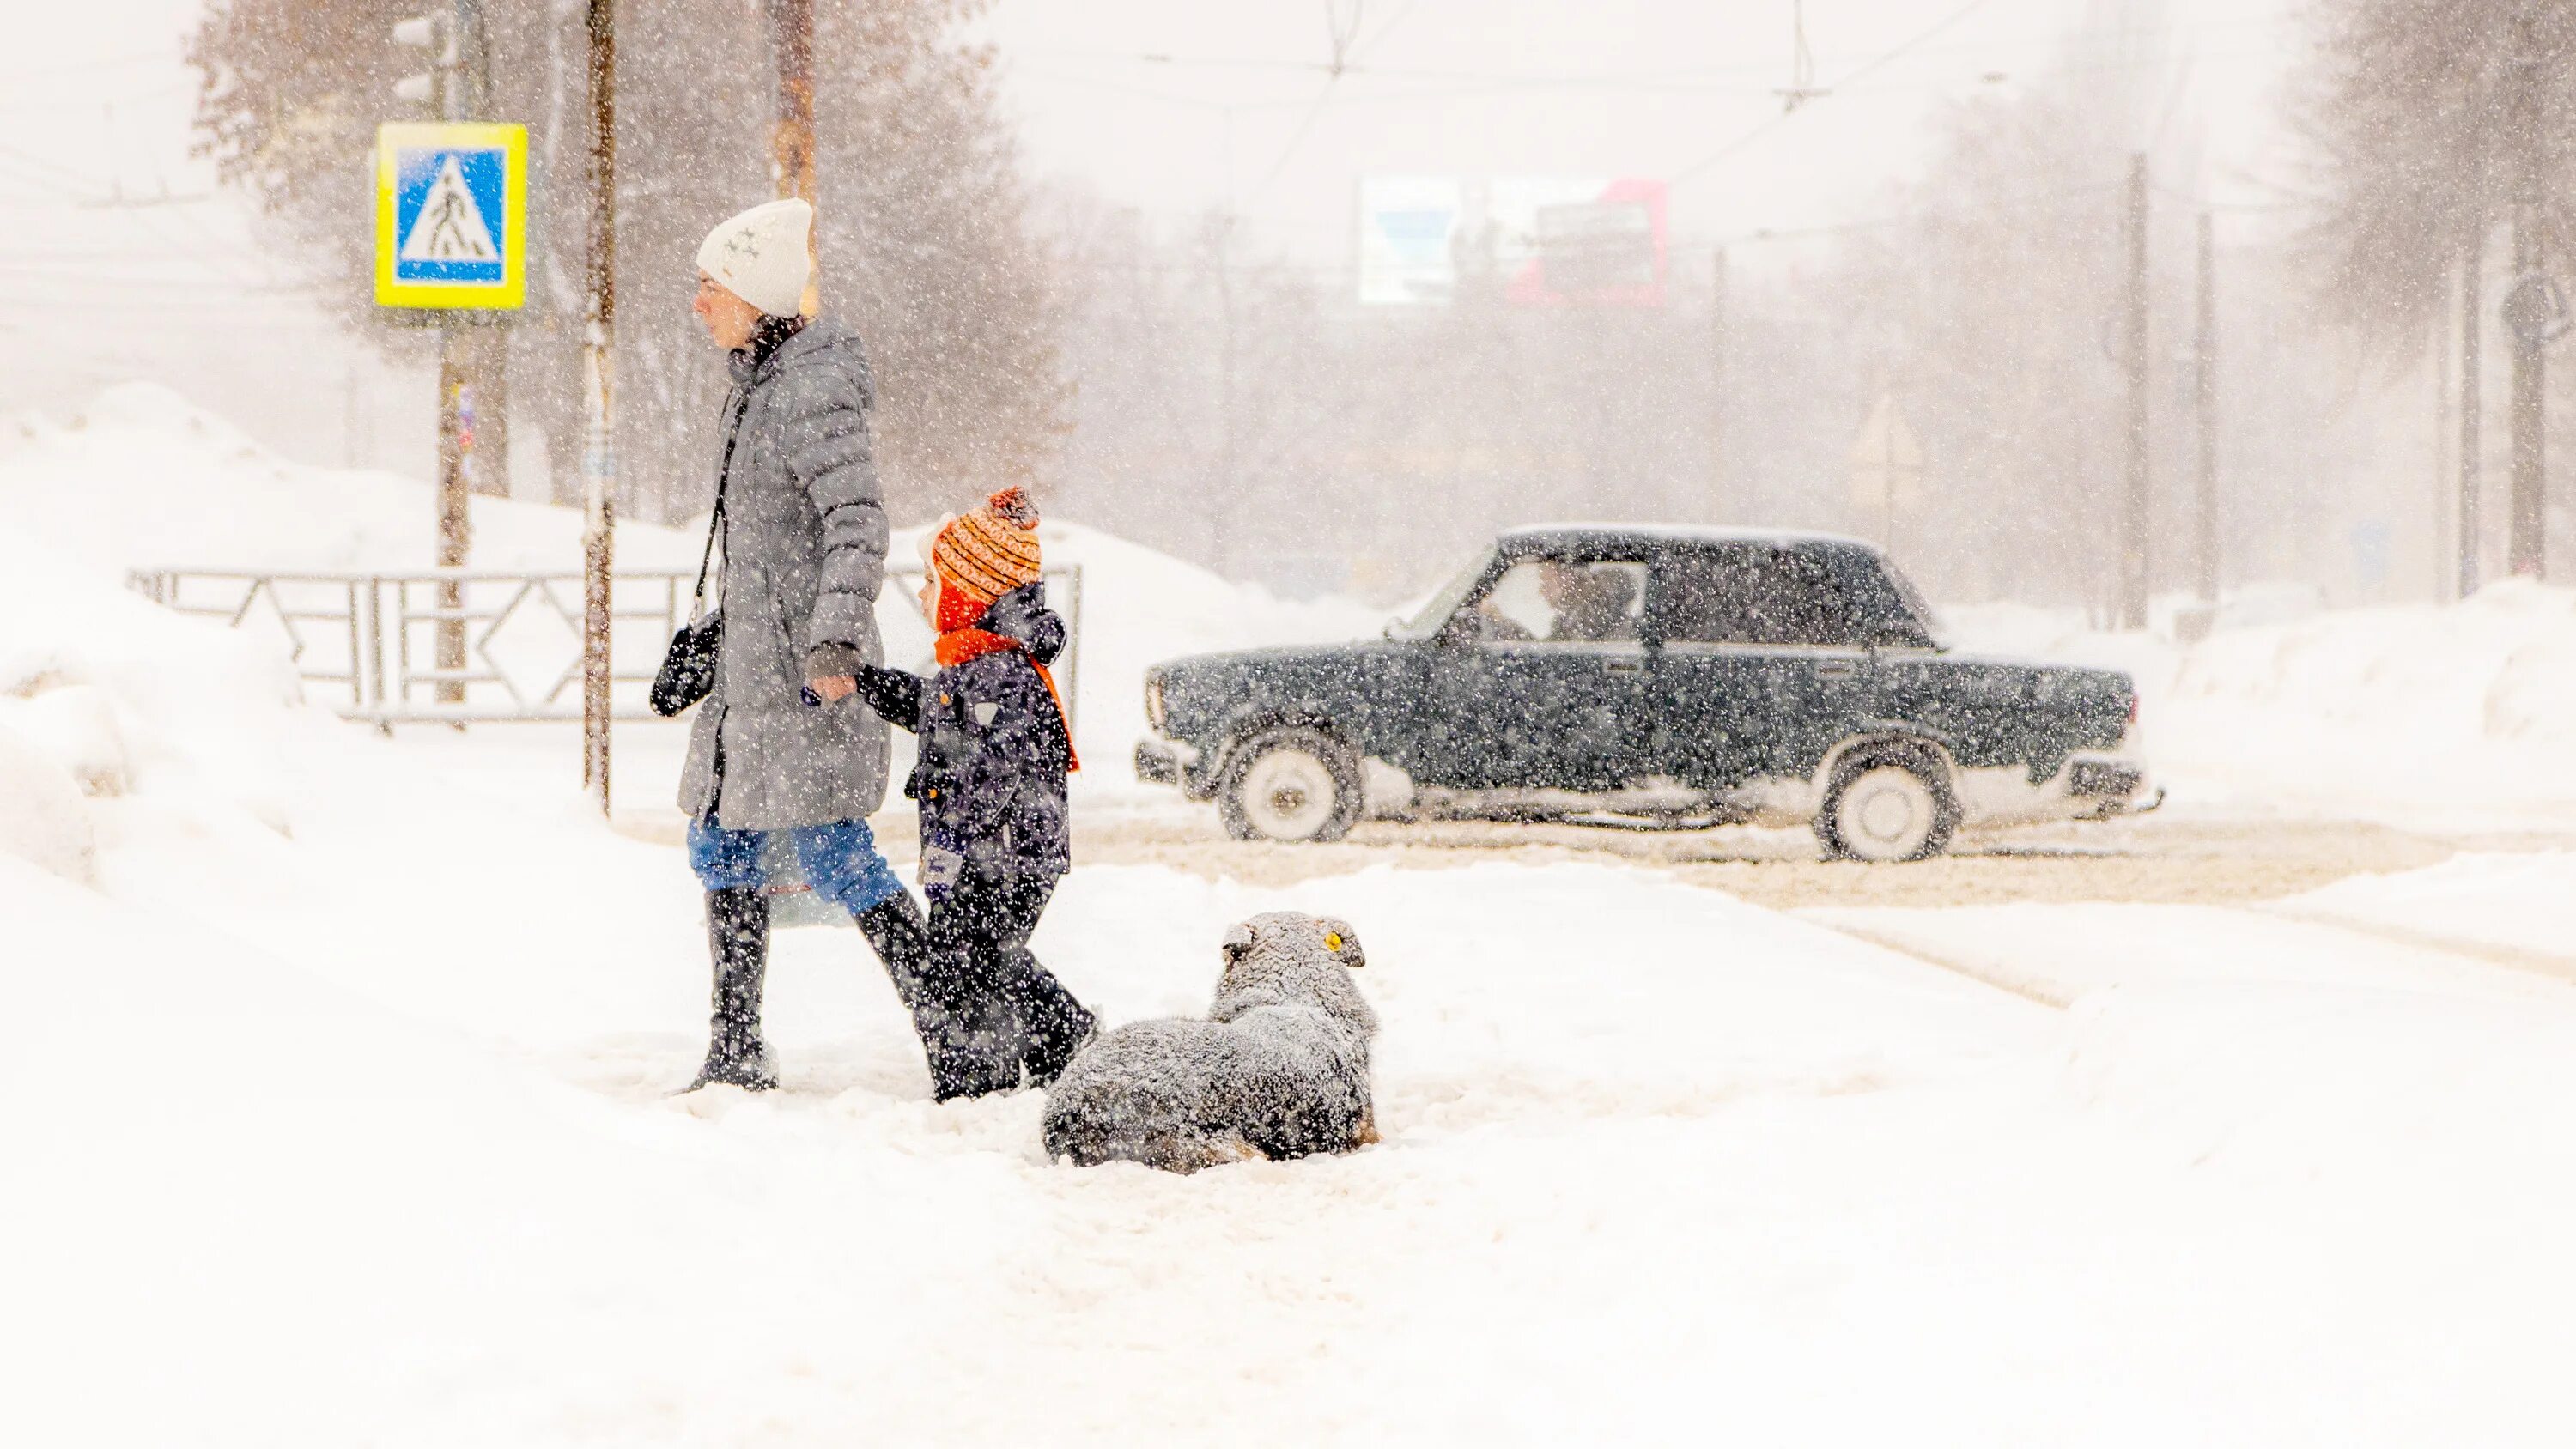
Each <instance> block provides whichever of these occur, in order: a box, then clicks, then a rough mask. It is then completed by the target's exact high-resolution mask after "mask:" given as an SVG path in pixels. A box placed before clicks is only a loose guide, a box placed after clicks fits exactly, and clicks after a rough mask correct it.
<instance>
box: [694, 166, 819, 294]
mask: <svg viewBox="0 0 2576 1449" xmlns="http://www.w3.org/2000/svg"><path fill="white" fill-rule="evenodd" d="M813 229H814V208H813V206H812V205H811V204H809V203H808V202H806V201H805V200H804V199H803V198H802V197H795V196H791V197H788V198H787V199H786V200H784V201H764V202H762V203H761V204H760V205H758V206H755V207H753V208H752V209H751V210H749V211H746V212H744V213H742V214H741V215H740V216H735V217H728V218H727V219H725V221H723V222H722V223H720V224H719V225H718V226H717V227H716V229H715V230H714V231H711V232H708V233H707V239H706V240H705V241H703V242H700V243H699V244H698V270H699V271H702V272H704V273H706V274H707V275H708V276H710V277H713V278H715V279H716V280H717V281H719V282H722V283H724V285H725V290H726V291H729V292H731V293H733V294H734V295H735V296H737V297H740V298H741V299H743V300H744V301H746V302H749V303H750V304H751V305H753V306H755V307H758V308H759V309H760V310H761V311H763V312H766V313H768V314H769V315H771V316H773V317H793V316H795V315H796V311H797V308H798V306H799V304H801V303H802V302H803V301H804V300H805V282H806V279H807V278H808V277H810V276H811V275H813V270H814V263H813V258H812V257H811V256H810V255H808V254H807V252H806V250H805V237H806V234H807V233H808V232H811V231H812V230H813Z"/></svg>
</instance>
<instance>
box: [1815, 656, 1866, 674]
mask: <svg viewBox="0 0 2576 1449" xmlns="http://www.w3.org/2000/svg"><path fill="white" fill-rule="evenodd" d="M1859 672H1860V666H1859V665H1857V664H1854V663H1852V662H1851V661H1850V660H1848V659H1828V660H1825V661H1824V662H1823V663H1820V664H1818V665H1817V666H1816V677H1817V678H1819V679H1849V678H1851V677H1852V676H1853V675H1855V674H1857V673H1859Z"/></svg>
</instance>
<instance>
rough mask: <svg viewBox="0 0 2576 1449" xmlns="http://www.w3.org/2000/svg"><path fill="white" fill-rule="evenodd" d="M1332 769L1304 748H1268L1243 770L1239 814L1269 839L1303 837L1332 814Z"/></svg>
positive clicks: (1316, 829)
mask: <svg viewBox="0 0 2576 1449" xmlns="http://www.w3.org/2000/svg"><path fill="white" fill-rule="evenodd" d="M1334 795H1335V791H1334V787H1333V772H1332V771H1331V770H1329V769H1326V768H1325V766H1324V762H1323V761H1321V760H1319V759H1316V758H1315V757H1314V756H1313V755H1310V754H1308V753H1306V752H1305V751H1304V750H1272V751H1271V752H1270V753H1268V754H1266V755H1263V756H1262V757H1261V758H1260V759H1257V760H1255V761H1253V762H1252V767H1251V768H1250V769H1247V770H1245V771H1244V772H1243V788H1242V798H1243V814H1244V818H1245V819H1247V820H1249V821H1251V822H1252V828H1253V829H1254V830H1256V831H1259V832H1260V833H1261V834H1263V835H1266V836H1269V837H1270V838H1271V839H1273V840H1305V839H1308V838H1310V837H1312V836H1313V835H1314V834H1315V833H1316V832H1317V831H1319V830H1322V829H1323V828H1324V822H1326V821H1328V820H1330V819H1332V818H1333V803H1334Z"/></svg>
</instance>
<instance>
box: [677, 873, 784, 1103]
mask: <svg viewBox="0 0 2576 1449" xmlns="http://www.w3.org/2000/svg"><path fill="white" fill-rule="evenodd" d="M707 944H708V947H709V949H710V953H711V954H712V955H713V956H714V958H715V977H716V984H715V1016H714V1020H713V1021H712V1023H711V1024H710V1026H709V1029H708V1033H707V1061H706V1065H705V1066H702V1067H700V1068H698V1079H697V1080H696V1081H694V1082H691V1083H689V1086H688V1090H690V1091H692V1092H694V1091H696V1090H697V1089H698V1088H700V1087H705V1086H723V1087H740V1088H742V1089H743V1090H745V1091H750V1092H765V1091H767V1090H769V1089H770V1088H772V1087H775V1086H777V1085H778V1068H777V1065H776V1063H774V1062H773V1061H771V1059H770V1055H769V1046H768V1044H767V1043H765V1042H763V1041H762V1040H761V1039H760V992H761V985H762V979H763V978H764V977H765V976H766V975H767V974H768V971H769V900H768V898H767V897H765V896H763V895H762V894H761V893H760V892H759V891H757V890H721V891H709V892H707Z"/></svg>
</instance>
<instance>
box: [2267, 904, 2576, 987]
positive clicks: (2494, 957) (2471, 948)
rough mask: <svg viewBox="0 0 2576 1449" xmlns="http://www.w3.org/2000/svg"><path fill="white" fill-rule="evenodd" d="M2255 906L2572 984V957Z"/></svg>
mask: <svg viewBox="0 0 2576 1449" xmlns="http://www.w3.org/2000/svg"><path fill="white" fill-rule="evenodd" d="M2256 909H2257V910H2258V911H2259V912H2260V913H2261V914H2263V915H2267V916H2277V917H2279V918H2281V919H2282V920H2285V921H2297V922H2298V923H2299V924H2301V925H2304V926H2320V927H2323V928H2325V929H2327V930H2330V931H2343V932H2347V933H2349V934H2352V935H2355V936H2364V937H2376V938H2378V939H2379V940H2382V941H2386V942H2390V943H2392V944H2395V945H2399V946H2403V947H2406V948H2407V949H2408V950H2412V951H2429V952H2436V953H2439V954H2441V955H2445V956H2459V957H2464V958H2466V959H2468V960H2472V961H2478V962H2482V963H2484V964H2487V965H2490V966H2502V967H2505V968H2506V969H2508V970H2513V971H2528V972H2531V973H2532V974H2534V975H2539V976H2547V977H2550V978H2551V979H2553V980H2557V981H2565V982H2569V983H2571V984H2576V958H2571V957H2566V956H2554V955H2549V954H2547V953H2544V952H2539V951H2525V950H2522V949H2520V948H2518V947H2514V946H2507V945H2502V944H2500V943H2497V942H2493V941H2475V940H2471V939H2469V938H2467V937H2465V936H2453V935H2450V934H2448V933H2445V932H2441V931H2422V930H2417V929H2415V928H2413V927H2411V926H2392V925H2389V924H2388V923H2386V922H2384V921H2368V920H2361V919H2357V918H2355V917H2351V916H2342V915H2337V914H2335V913H2334V912H2332V911H2319V910H2304V909H2299V908H2296V907H2292V906H2261V907H2257V908H2256Z"/></svg>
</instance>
